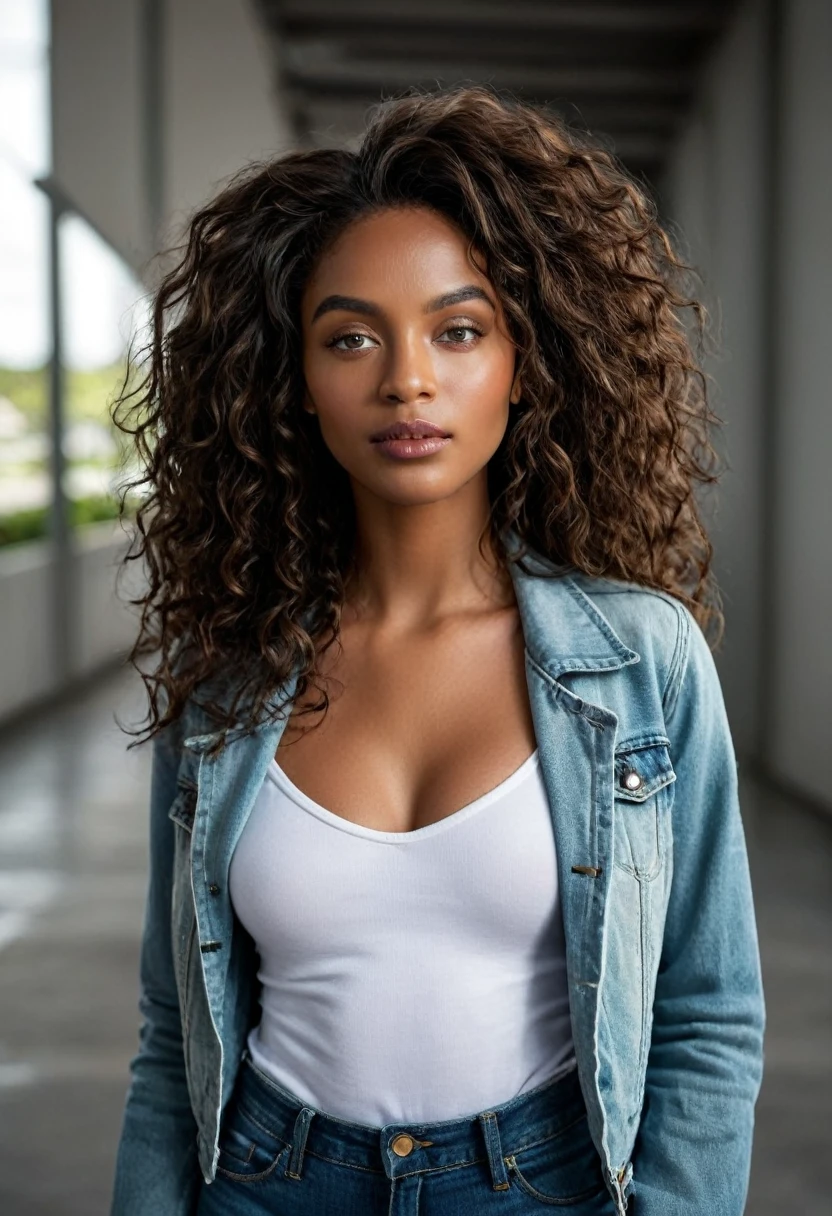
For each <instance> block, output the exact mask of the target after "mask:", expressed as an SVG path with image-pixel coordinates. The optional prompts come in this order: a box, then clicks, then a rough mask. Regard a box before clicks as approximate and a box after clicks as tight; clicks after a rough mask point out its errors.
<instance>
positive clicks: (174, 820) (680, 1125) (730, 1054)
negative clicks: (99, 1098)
mask: <svg viewBox="0 0 832 1216" xmlns="http://www.w3.org/2000/svg"><path fill="white" fill-rule="evenodd" d="M508 543H509V547H510V551H511V552H514V551H515V546H516V544H517V543H518V541H517V537H516V536H515V535H514V534H512V533H509V535H508ZM523 565H524V566H525V567H526V569H525V570H524V569H522V568H521V566H520V565H518V564H515V563H512V564H511V566H510V569H511V574H512V578H513V581H514V589H515V594H516V596H517V601H518V606H519V611H520V617H521V622H522V627H523V634H524V639H525V644H526V677H527V686H528V691H529V698H530V703H531V709H532V716H533V721H534V727H535V734H536V738H537V744H538V748H539V753H540V764H541V774H542V777H543V780H544V783H545V786H546V790H547V794H548V797H549V803H550V807H551V810H552V821H553V830H554V837H555V842H556V847H557V864H558V881H559V884H560V894H561V901H562V910H563V922H564V932H565V937H566V951H567V957H566V963H567V977H568V983H569V997H570V1007H571V1018H572V1031H573V1037H574V1044H575V1053H576V1057H577V1066H578V1067H577V1075H578V1079H579V1083H580V1087H581V1091H582V1094H583V1098H584V1102H585V1105H586V1112H587V1126H588V1130H589V1134H590V1136H591V1139H592V1142H593V1144H594V1145H595V1148H596V1150H597V1153H598V1155H599V1157H600V1160H601V1163H602V1168H603V1176H604V1180H605V1183H606V1186H607V1190H608V1193H609V1196H610V1198H611V1200H612V1202H613V1205H614V1206H613V1209H612V1210H613V1211H615V1212H616V1213H618V1214H619V1216H622V1214H623V1213H625V1212H627V1211H628V1209H629V1211H630V1212H631V1213H632V1211H633V1206H634V1207H635V1212H636V1216H704V1213H707V1214H708V1216H740V1213H742V1211H743V1209H744V1205H745V1197H746V1192H747V1187H748V1175H749V1167H750V1156H751V1143H752V1132H753V1124H754V1106H755V1102H756V1099H757V1095H758V1092H759V1088H760V1083H761V1077H762V1063H763V1030H764V1020H765V1018H764V1003H763V993H762V984H761V974H760V960H759V950H758V943H757V932H756V925H755V918H754V908H753V902H752V892H751V884H750V878H749V871H748V861H747V854H746V846H745V838H744V833H743V827H742V820H741V817H740V808H739V800H738V788H737V787H738V781H737V778H738V773H737V761H736V757H735V753H734V748H733V743H732V739H731V734H730V730H729V725H728V720H727V716H726V712H725V706H724V701H723V695H722V690H721V687H720V683H719V678H718V675H717V671H716V666H715V663H714V660H713V656H712V654H711V651H710V649H709V647H708V644H707V642H706V640H705V637H704V635H703V634H702V631H701V630H700V628H699V626H698V625H697V623H696V621H695V619H694V617H693V616H692V614H691V613H690V612H689V610H688V609H687V608H686V607H685V606H684V605H683V604H682V603H681V602H680V601H678V600H677V599H675V598H674V597H673V596H671V595H669V594H666V593H664V592H660V591H654V590H649V589H645V588H642V587H639V586H637V585H635V584H632V583H627V582H622V581H618V580H614V579H606V578H599V577H591V576H587V575H585V574H583V573H581V572H579V571H576V570H574V569H572V568H571V567H570V568H567V567H558V566H553V565H552V564H551V563H550V562H548V561H547V560H546V559H544V558H543V557H542V556H540V555H539V554H531V555H527V556H526V557H525V559H524V561H523ZM294 687H295V682H294V680H293V681H291V682H290V684H289V686H288V687H287V688H286V689H284V690H282V691H283V693H284V694H285V693H286V692H288V693H289V694H290V695H291V694H292V693H293V691H294ZM211 691H212V695H216V696H228V697H229V702H227V703H230V695H231V690H230V689H227V688H226V689H224V688H218V689H216V690H213V689H212V690H211ZM202 693H203V695H204V690H202ZM287 712H288V711H287ZM285 722H286V714H284V715H283V717H281V718H280V719H279V720H278V721H275V722H268V721H260V722H258V723H257V724H255V725H254V728H253V729H252V724H251V723H250V722H248V721H245V720H244V719H243V718H240V719H239V720H238V722H237V724H236V725H235V727H234V728H233V729H232V730H231V731H230V732H229V733H228V735H227V739H228V745H227V746H226V748H225V750H224V751H223V752H222V753H221V754H220V755H219V756H216V757H212V756H211V755H210V754H208V751H209V748H210V745H211V743H212V742H214V741H215V739H216V738H217V734H218V732H217V731H216V730H212V729H210V727H211V726H212V725H213V723H211V722H210V721H208V720H207V719H206V718H205V717H204V711H203V710H201V709H200V708H199V707H198V706H196V705H193V706H189V708H188V709H187V710H186V712H185V714H184V715H183V716H182V717H181V718H180V719H179V720H178V721H177V722H176V723H174V724H172V725H171V726H170V727H168V728H167V730H166V731H164V732H163V733H162V734H161V735H158V736H156V737H155V738H154V741H153V762H152V777H151V798H150V857H151V865H150V883H149V889H148V898H147V906H146V914H145V924H144V931H143V940H142V949H141V963H140V980H141V996H140V1011H141V1014H142V1019H143V1021H142V1026H141V1030H140V1041H139V1051H138V1054H137V1055H136V1056H135V1058H134V1059H133V1061H132V1063H131V1072H132V1079H131V1084H130V1088H129V1091H128V1095H127V1102H126V1109H125V1113H124V1122H123V1128H122V1134H121V1140H120V1144H119V1151H118V1157H117V1162H116V1176H115V1186H114V1193H113V1202H112V1209H111V1216H194V1213H195V1211H196V1207H197V1203H198V1197H199V1194H200V1192H201V1191H203V1190H205V1189H208V1190H210V1186H211V1185H213V1182H214V1179H215V1177H217V1167H218V1164H220V1156H221V1153H220V1134H221V1129H222V1124H223V1115H224V1111H225V1110H226V1108H228V1104H229V1099H230V1097H231V1095H232V1093H233V1091H234V1087H235V1081H236V1079H237V1075H238V1072H239V1069H240V1065H241V1061H242V1058H243V1053H244V1050H245V1046H246V1042H245V1040H246V1035H247V1032H248V1030H249V1028H250V1027H251V1026H252V1025H255V1024H256V1023H257V1021H258V1020H259V992H258V984H257V981H256V972H257V954H256V950H255V947H254V943H253V941H252V940H251V938H250V936H249V935H248V934H247V933H246V932H245V930H244V929H243V928H242V926H241V925H240V923H239V921H238V920H237V919H236V917H235V915H234V912H233V909H232V907H231V903H230V900H229V898H228V886H227V881H228V868H229V864H230V860H231V855H232V853H233V851H234V847H235V845H236V842H237V840H238V839H239V836H240V833H241V832H242V830H243V828H244V826H245V823H246V820H247V817H248V815H249V813H250V811H251V808H252V806H253V804H254V800H255V798H256V796H257V793H258V791H259V789H260V787H261V785H262V783H263V780H264V777H265V774H266V770H267V768H268V765H269V763H270V761H271V759H272V757H273V756H274V754H275V751H276V750H277V745H278V742H279V739H280V736H281V734H282V731H283V728H284V726H285ZM203 1184H207V1188H206V1186H204V1185H203ZM497 1194H498V1195H499V1194H500V1193H499V1192H497ZM631 1196H635V1204H634V1205H633V1204H632V1203H630V1202H629V1200H630V1197H631ZM241 1210H242V1209H241ZM246 1210H248V1209H246ZM253 1210H254V1211H256V1210H257V1209H256V1208H254V1209H253ZM299 1211H302V1209H299Z"/></svg>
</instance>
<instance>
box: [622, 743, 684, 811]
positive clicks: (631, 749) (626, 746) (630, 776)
mask: <svg viewBox="0 0 832 1216" xmlns="http://www.w3.org/2000/svg"><path fill="white" fill-rule="evenodd" d="M669 744H670V740H669V739H657V738H655V737H654V738H652V739H651V740H650V741H649V742H638V741H635V742H631V743H623V744H621V746H620V747H617V748H616V750H615V797H616V798H626V799H627V801H629V802H645V801H646V800H647V799H648V798H649V797H650V796H651V795H652V794H655V793H656V791H657V790H660V789H662V787H663V786H665V785H669V784H670V782H671V781H675V780H676V774H675V772H674V771H673V765H672V763H671V761H670V750H669Z"/></svg>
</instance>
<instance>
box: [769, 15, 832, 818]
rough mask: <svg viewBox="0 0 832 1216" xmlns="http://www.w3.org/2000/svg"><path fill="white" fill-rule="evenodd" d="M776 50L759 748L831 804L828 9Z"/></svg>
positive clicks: (791, 23) (804, 21)
mask: <svg viewBox="0 0 832 1216" xmlns="http://www.w3.org/2000/svg"><path fill="white" fill-rule="evenodd" d="M779 46H780V54H781V69H782V86H781V90H780V93H781V101H782V106H781V122H780V131H779V136H780V138H779V172H778V202H777V211H778V230H779V241H778V249H777V265H776V286H777V306H776V311H775V317H776V324H775V329H776V332H777V335H778V348H777V351H778V355H777V360H776V365H775V369H774V371H775V378H776V392H777V405H778V411H777V423H778V424H777V431H776V435H775V442H776V460H775V461H774V462H773V469H774V473H775V477H776V483H775V485H774V486H773V487H772V489H773V492H774V497H775V502H776V504H777V515H776V521H775V528H774V535H773V542H774V555H773V556H774V561H773V570H774V574H775V577H774V578H773V580H772V585H771V594H772V595H773V596H774V614H773V617H774V628H775V642H776V644H775V646H774V648H773V651H772V655H771V663H772V690H773V692H774V696H773V699H772V705H771V715H770V728H769V729H770V738H769V744H770V749H771V763H772V766H773V767H774V768H775V769H776V771H777V772H778V773H779V774H782V775H783V777H784V778H786V779H788V780H789V781H790V782H791V783H793V784H795V785H798V786H801V787H804V788H807V789H809V790H811V791H812V792H813V793H814V794H815V795H816V797H817V798H818V799H822V800H824V801H825V802H826V803H827V804H832V787H831V786H830V782H829V771H828V769H827V768H826V761H827V759H828V752H829V743H830V735H832V468H830V465H832V392H830V383H832V377H831V376H830V370H829V356H830V349H832V321H830V317H832V234H831V233H830V221H832V203H830V199H832V73H830V71H829V53H830V48H832V4H829V3H826V2H825V0H789V2H788V3H786V4H784V6H783V22H782V26H781V38H780V40H779Z"/></svg>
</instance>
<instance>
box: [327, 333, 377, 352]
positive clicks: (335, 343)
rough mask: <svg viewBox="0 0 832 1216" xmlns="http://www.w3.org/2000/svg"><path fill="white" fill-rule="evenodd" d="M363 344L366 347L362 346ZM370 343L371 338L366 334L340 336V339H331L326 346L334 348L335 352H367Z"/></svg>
mask: <svg viewBox="0 0 832 1216" xmlns="http://www.w3.org/2000/svg"><path fill="white" fill-rule="evenodd" d="M364 342H366V343H367V344H368V345H367V346H364V345H363V343H364ZM372 342H373V340H372V338H371V337H369V335H367V334H341V336H340V337H338V338H333V339H332V341H331V342H328V343H327V345H328V346H332V347H334V348H335V350H368V349H369V347H370V346H371V345H372Z"/></svg>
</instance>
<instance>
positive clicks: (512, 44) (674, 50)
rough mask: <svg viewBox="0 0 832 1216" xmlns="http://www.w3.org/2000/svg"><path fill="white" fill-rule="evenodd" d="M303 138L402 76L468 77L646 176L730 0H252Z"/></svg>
mask: <svg viewBox="0 0 832 1216" xmlns="http://www.w3.org/2000/svg"><path fill="white" fill-rule="evenodd" d="M254 3H255V7H256V10H257V12H258V14H259V17H260V19H261V21H262V23H263V25H264V27H265V29H266V30H267V32H268V34H269V37H270V44H271V45H272V47H273V48H274V56H275V67H276V77H277V78H279V80H280V82H281V85H280V87H281V90H282V92H283V94H284V96H285V97H286V98H287V100H288V103H289V108H290V113H291V117H292V120H293V122H294V124H295V126H296V130H297V135H298V138H299V140H300V142H301V143H302V144H303V145H304V146H308V147H317V146H322V145H332V144H339V143H350V142H351V141H353V140H354V139H356V138H357V136H358V134H359V133H360V131H361V129H362V127H363V123H364V118H365V115H366V113H367V110H368V108H369V107H370V106H371V105H372V104H373V103H375V102H377V101H378V100H379V99H381V98H382V97H389V96H390V95H392V94H394V93H396V92H399V91H401V90H402V89H405V88H408V87H410V86H412V85H416V86H419V87H426V88H430V87H433V86H435V85H437V84H442V85H450V84H457V83H460V82H466V83H471V82H481V83H487V84H490V85H492V86H493V87H495V88H497V89H498V90H507V91H508V92H509V93H511V94H514V95H515V96H517V97H519V98H522V99H524V100H529V101H534V102H537V103H543V104H545V105H547V106H550V107H552V108H553V109H555V110H556V111H558V112H559V113H560V114H562V115H563V116H565V117H566V118H567V119H568V120H569V122H570V123H571V124H572V125H574V126H576V127H579V128H581V129H588V130H590V131H592V132H593V133H595V134H596V135H599V136H602V137H603V138H604V139H605V140H606V141H607V142H608V144H609V145H610V146H612V148H613V150H614V151H615V152H616V153H617V154H618V155H619V156H620V157H621V158H622V160H623V161H624V162H625V163H626V164H627V165H628V167H629V168H630V169H631V170H632V171H634V172H636V173H638V174H639V175H644V176H645V177H646V178H647V179H648V180H650V179H652V180H653V181H655V180H656V178H657V176H658V175H659V174H660V172H661V167H662V164H663V161H664V158H665V156H666V154H667V150H668V147H669V145H670V143H671V141H672V140H673V137H674V134H675V131H676V129H677V127H678V125H679V124H680V122H681V121H682V119H683V117H684V115H685V112H686V109H687V107H688V106H689V104H690V101H691V99H692V96H693V92H694V89H695V84H696V78H697V73H698V70H699V67H700V65H701V63H702V61H703V58H704V57H705V55H706V53H707V51H708V49H709V48H710V46H711V44H712V43H713V41H714V40H715V39H716V38H717V37H718V35H719V34H720V32H721V31H722V29H723V27H724V26H725V24H726V22H727V21H728V19H729V17H730V14H731V10H732V8H733V4H732V3H730V0H690V2H686V0H678V2H677V0H664V2H660V3H656V2H654V3H637V2H635V3H634V2H628V0H573V3H564V2H563V0H515V2H507V0H452V2H449V0H254Z"/></svg>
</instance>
